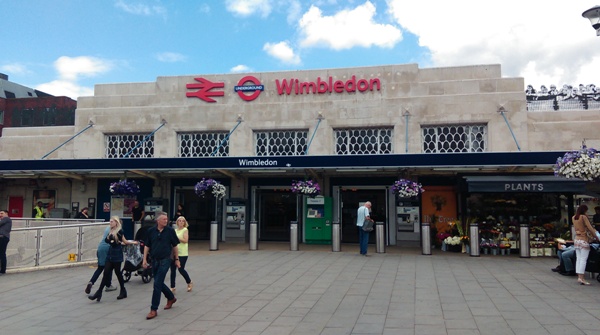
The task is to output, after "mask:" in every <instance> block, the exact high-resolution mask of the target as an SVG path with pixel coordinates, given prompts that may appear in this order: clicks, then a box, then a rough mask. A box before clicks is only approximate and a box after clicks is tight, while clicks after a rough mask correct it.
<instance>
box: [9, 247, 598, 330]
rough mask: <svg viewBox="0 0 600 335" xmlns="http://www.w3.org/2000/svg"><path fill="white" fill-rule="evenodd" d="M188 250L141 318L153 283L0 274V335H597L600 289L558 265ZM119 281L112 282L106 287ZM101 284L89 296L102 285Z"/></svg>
mask: <svg viewBox="0 0 600 335" xmlns="http://www.w3.org/2000/svg"><path fill="white" fill-rule="evenodd" d="M208 249H209V246H208V243H205V242H192V243H191V244H190V258H189V260H188V263H187V266H186V268H187V270H188V272H189V273H190V276H191V277H192V279H193V281H194V283H195V286H194V289H193V291H192V292H189V293H188V292H186V289H185V288H186V286H185V282H184V280H183V278H182V277H181V276H180V275H178V277H177V282H178V287H177V293H176V296H177V299H178V300H177V302H176V303H175V304H174V305H173V308H172V309H170V310H163V306H164V305H165V303H166V300H165V299H164V297H163V298H162V300H161V306H160V308H159V310H158V317H156V318H155V319H153V320H146V318H145V317H146V314H147V313H148V312H149V310H150V298H151V294H152V284H151V283H149V284H144V283H143V282H142V279H141V278H140V277H135V276H132V278H131V280H130V281H129V282H128V283H127V284H126V287H127V291H128V294H129V295H128V298H127V299H124V300H116V297H117V295H118V292H119V291H118V290H117V291H113V292H105V293H104V295H103V297H102V301H101V302H99V303H98V302H95V301H93V302H92V301H90V300H89V299H87V296H86V294H85V293H84V292H83V290H84V288H85V285H86V284H87V282H88V281H89V278H90V277H91V275H92V272H93V271H94V268H93V267H92V266H88V265H86V266H75V267H68V268H59V269H51V270H43V271H33V272H14V271H10V270H9V273H8V274H6V275H4V276H0V329H1V331H2V333H3V334H61V335H62V334H127V335H133V334H180V335H182V334H236V335H253V334H272V335H285V334H295V335H300V334H306V335H314V334H323V335H333V334H427V335H436V334H449V335H450V334H461V335H465V334H467V335H468V334H485V335H488V334H532V335H533V334H560V335H565V334H568V335H573V334H600V283H599V282H597V281H596V280H595V279H593V280H590V281H591V282H592V285H591V286H581V285H578V284H577V283H576V277H565V276H561V275H558V274H556V273H553V272H551V271H550V268H552V267H554V266H556V262H557V260H556V259H555V258H543V257H536V258H530V259H523V258H519V256H518V255H511V256H491V255H489V256H488V255H485V256H481V257H469V256H467V255H465V254H460V253H449V252H442V251H439V250H433V255H431V256H423V255H421V252H420V249H418V248H406V247H405V248H399V247H388V248H387V250H386V253H384V254H374V249H375V246H373V245H370V246H369V252H370V253H371V254H370V255H371V256H370V257H363V256H360V255H359V254H358V246H357V245H342V251H341V252H331V247H330V246H308V245H304V244H301V245H300V247H299V249H300V250H298V251H290V250H289V244H284V243H260V244H259V250H257V251H249V250H248V247H247V245H243V244H227V243H221V244H220V245H219V250H217V251H208ZM113 282H114V283H116V278H114V279H113ZM98 284H99V283H97V285H96V286H94V288H97V287H98Z"/></svg>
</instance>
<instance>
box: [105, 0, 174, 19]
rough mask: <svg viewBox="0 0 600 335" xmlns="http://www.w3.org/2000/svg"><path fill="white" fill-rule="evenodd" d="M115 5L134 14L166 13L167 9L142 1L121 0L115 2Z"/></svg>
mask: <svg viewBox="0 0 600 335" xmlns="http://www.w3.org/2000/svg"><path fill="white" fill-rule="evenodd" d="M115 7H117V8H119V9H122V10H123V11H125V12H127V13H130V14H134V15H143V16H151V15H166V13H167V10H166V9H165V8H164V7H162V6H159V5H154V6H152V5H147V4H145V3H142V2H137V3H128V2H126V1H124V0H119V1H117V2H116V3H115Z"/></svg>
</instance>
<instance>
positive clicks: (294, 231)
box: [290, 221, 298, 251]
mask: <svg viewBox="0 0 600 335" xmlns="http://www.w3.org/2000/svg"><path fill="white" fill-rule="evenodd" d="M290 250H291V251H298V221H290Z"/></svg>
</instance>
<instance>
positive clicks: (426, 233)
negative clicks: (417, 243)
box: [421, 222, 431, 255]
mask: <svg viewBox="0 0 600 335" xmlns="http://www.w3.org/2000/svg"><path fill="white" fill-rule="evenodd" d="M421 247H422V254H423V255H431V226H430V225H429V222H422V223H421Z"/></svg>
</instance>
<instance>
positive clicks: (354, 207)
mask: <svg viewBox="0 0 600 335" xmlns="http://www.w3.org/2000/svg"><path fill="white" fill-rule="evenodd" d="M339 190H340V196H339V200H340V203H341V205H342V206H341V220H340V221H341V228H342V234H341V235H342V236H341V238H342V242H344V243H358V229H357V228H356V214H357V211H358V207H359V205H360V204H362V203H364V202H367V201H370V202H371V205H372V207H371V218H372V219H373V220H375V222H380V221H381V222H385V223H387V213H388V206H387V192H386V189H356V188H344V187H340V189H339ZM375 239H376V237H375V234H374V233H372V234H369V243H375Z"/></svg>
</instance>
